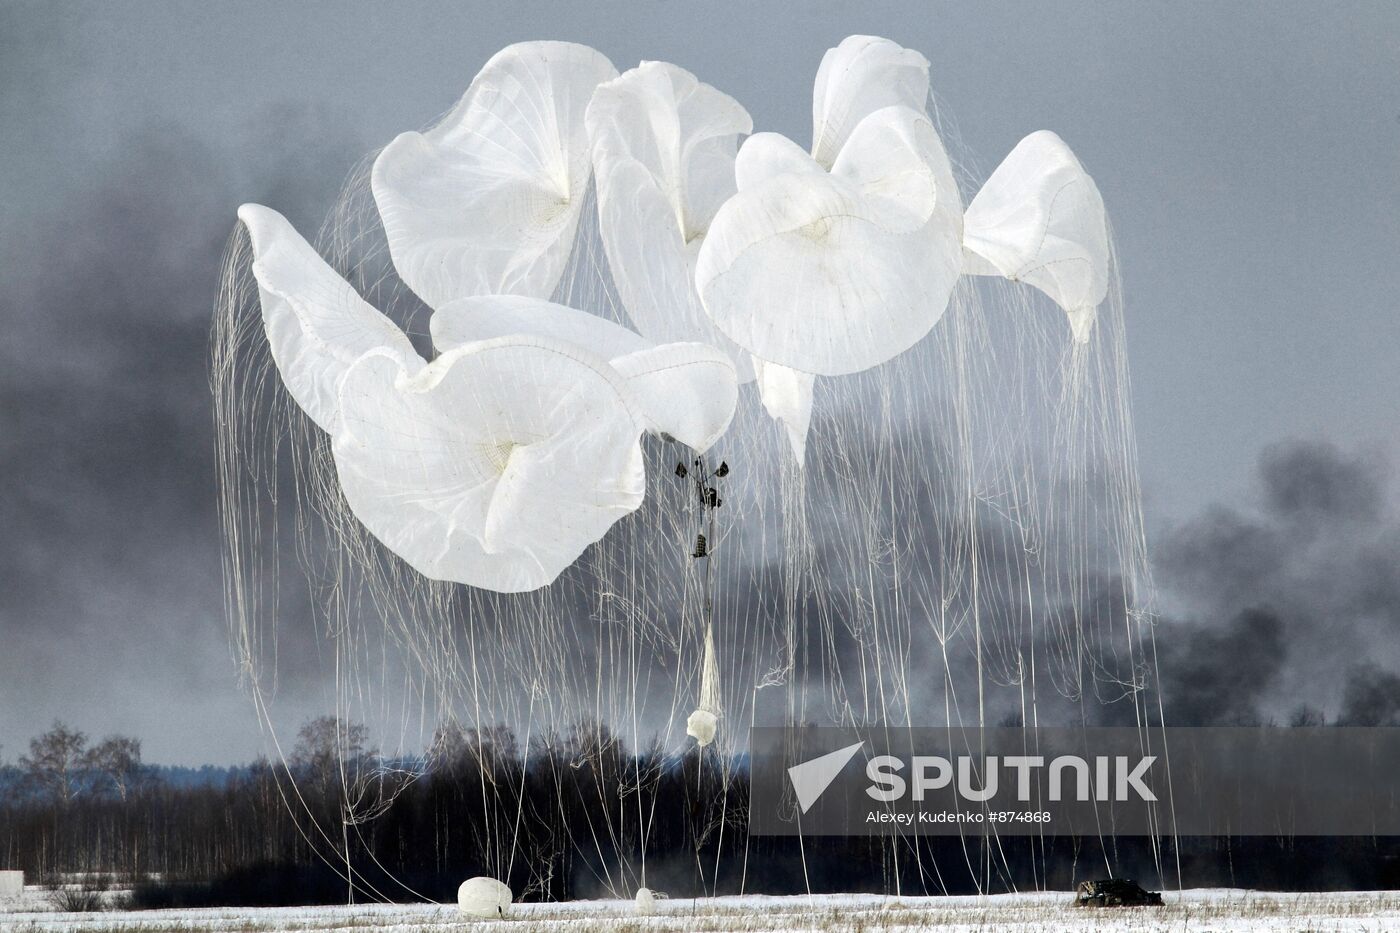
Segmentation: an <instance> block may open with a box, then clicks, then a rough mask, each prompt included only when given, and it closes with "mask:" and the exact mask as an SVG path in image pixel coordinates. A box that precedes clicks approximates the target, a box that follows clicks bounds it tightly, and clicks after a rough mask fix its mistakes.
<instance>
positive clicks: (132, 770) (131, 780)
mask: <svg viewBox="0 0 1400 933" xmlns="http://www.w3.org/2000/svg"><path fill="white" fill-rule="evenodd" d="M82 764H83V767H84V768H85V769H86V770H87V771H88V772H89V773H90V774H91V775H92V776H93V777H94V778H97V779H98V780H100V781H101V784H102V786H103V787H104V789H105V788H110V789H111V790H114V791H116V794H117V796H118V797H119V798H121V799H122V800H125V799H126V798H127V795H128V794H129V793H131V791H132V790H133V789H134V788H136V787H137V786H139V785H140V784H141V783H142V782H143V781H145V780H147V777H148V771H147V769H146V767H145V766H144V765H143V764H142V763H141V740H140V739H133V738H131V737H130V736H125V735H109V736H107V737H106V738H105V739H103V740H102V741H101V742H100V743H98V744H97V745H95V746H93V747H92V748H91V749H89V750H88V751H87V753H86V754H85V755H84V756H83V760H82Z"/></svg>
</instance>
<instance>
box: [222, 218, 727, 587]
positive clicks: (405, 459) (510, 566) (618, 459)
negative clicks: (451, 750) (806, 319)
mask: <svg viewBox="0 0 1400 933" xmlns="http://www.w3.org/2000/svg"><path fill="white" fill-rule="evenodd" d="M239 217H240V219H242V221H243V223H244V224H245V226H246V227H247V228H248V231H249V239H250V241H251V243H252V247H253V274H254V277H255V278H256V280H257V282H258V289H259V297H260V299H261V303H262V314H263V324H264V329H265V331H266V333H267V337H268V344H269V349H270V350H271V353H272V357H273V360H274V362H275V363H276V365H277V369H278V372H279V373H280V374H281V376H282V381H283V383H284V384H285V385H286V386H287V389H288V392H289V394H290V395H291V396H292V398H293V400H294V401H296V402H297V404H298V405H299V406H301V407H302V409H303V410H305V411H306V413H307V414H308V415H309V416H310V417H311V418H312V420H313V421H315V422H316V424H317V425H318V426H319V427H321V428H322V429H323V430H325V431H327V432H328V433H330V434H331V437H332V451H333V454H334V459H335V466H336V474H337V477H338V478H339V481H340V486H341V489H342V490H343V491H344V493H345V498H346V501H347V503H348V504H349V506H350V509H351V511H352V512H353V513H354V514H355V516H356V518H358V519H359V520H360V522H361V523H362V524H363V525H364V526H365V527H366V528H367V529H368V530H369V531H370V533H371V534H373V535H374V536H375V537H376V538H378V539H379V540H380V541H381V542H383V543H384V545H385V546H386V547H388V548H389V549H390V550H391V551H393V552H394V553H395V554H397V555H398V556H399V557H401V558H403V559H404V560H405V561H406V562H407V563H408V564H409V565H410V566H412V567H413V568H414V569H415V570H417V571H419V572H420V573H422V574H423V575H424V576H427V577H429V578H431V579H434V580H448V581H452V582H457V583H466V584H470V585H472V586H478V587H484V588H486V589H491V590H497V591H501V592H520V591H524V590H532V589H537V588H539V587H541V586H544V585H546V584H548V583H550V582H552V581H553V580H554V579H555V578H556V577H557V576H558V575H559V574H560V573H561V572H562V571H563V570H564V568H566V567H567V566H569V564H571V563H573V561H574V560H576V559H577V558H578V556H579V555H580V554H581V553H582V552H583V550H584V549H585V548H586V547H587V546H588V545H589V544H591V543H593V542H594V541H597V540H598V539H599V538H601V537H602V536H603V535H604V534H605V533H606V532H607V530H608V529H609V528H610V527H611V526H612V524H613V523H614V522H616V521H617V520H618V519H619V518H621V517H622V516H623V515H626V514H627V513H629V512H631V511H634V510H635V509H636V508H637V507H638V506H639V505H640V504H641V502H642V497H643V494H644V491H645V477H644V476H643V471H642V454H641V448H640V444H639V442H638V441H639V436H640V434H641V432H642V431H643V430H644V429H646V427H647V426H648V425H649V424H650V420H649V418H648V415H647V412H648V411H649V412H653V413H656V417H658V418H661V419H663V420H664V421H665V423H666V426H667V427H669V428H670V429H672V430H675V431H678V432H680V433H681V434H684V435H686V436H687V437H688V438H690V439H692V440H695V441H697V442H699V441H708V440H711V439H712V438H713V437H715V436H718V434H719V433H721V432H722V431H723V430H724V428H725V427H727V425H728V423H729V418H730V417H731V416H732V414H733V407H734V396H735V393H736V391H737V388H736V386H735V384H734V379H733V370H732V366H731V365H730V363H729V361H728V358H727V357H725V356H724V355H723V354H720V353H719V352H718V351H714V350H711V349H709V348H706V347H698V348H697V347H694V346H691V345H669V346H665V347H652V346H650V345H649V344H647V343H646V341H643V340H641V338H639V337H636V335H635V334H630V332H628V331H627V330H626V329H625V328H621V327H617V326H616V325H608V324H607V322H604V321H602V320H601V319H599V318H595V317H592V316H591V315H584V314H582V313H581V312H569V309H560V310H561V311H564V312H568V313H569V314H571V315H577V317H578V318H585V319H587V320H589V321H592V322H597V324H596V325H595V326H594V327H593V328H591V329H589V330H588V331H587V332H586V333H585V332H580V334H575V335H571V334H569V333H568V329H567V328H563V327H545V328H532V327H528V326H525V325H524V324H518V325H517V326H508V327H506V328H504V330H505V332H506V333H511V334H515V335H516V336H505V335H502V334H496V333H489V332H484V331H485V328H481V329H480V330H482V331H483V332H482V333H478V334H477V335H475V336H474V337H473V338H472V340H471V341H470V342H463V343H462V344H461V345H460V346H458V345H455V344H454V348H453V349H452V350H450V351H449V352H447V353H443V354H442V355H441V356H439V357H438V358H437V359H436V360H434V361H433V362H432V363H424V361H423V360H422V358H421V357H419V356H418V355H417V353H416V352H414V350H413V347H412V345H411V344H410V343H409V341H408V338H407V337H406V336H405V335H404V333H403V332H402V331H401V330H399V329H398V328H397V327H396V326H395V325H394V324H393V323H392V322H391V321H389V320H388V318H386V317H384V315H382V314H380V313H379V312H378V311H376V310H375V309H374V308H373V307H371V306H370V305H369V304H368V303H367V302H365V301H364V300H363V299H362V298H360V296H359V295H358V294H356V293H355V290H354V289H353V288H352V287H351V286H350V284H349V283H348V282H346V281H345V280H344V279H342V278H341V277H340V276H339V275H338V274H337V273H336V272H335V271H334V270H333V269H331V268H330V266H329V265H327V264H326V263H325V261H324V260H322V259H321V257H320V256H319V255H317V253H316V251H315V250H314V249H313V248H312V247H311V246H310V244H308V243H307V242H306V241H305V240H304V239H303V238H302V237H301V236H300V235H299V234H298V233H297V232H296V230H294V229H293V228H292V226H291V225H290V224H289V223H288V222H287V221H286V219H285V218H283V217H282V216H281V215H280V214H278V213H277V212H276V211H273V210H270V209H268V208H265V207H261V206H259V205H256V204H248V205H244V206H243V207H242V208H241V209H240V210H239ZM497 300H498V301H505V302H509V301H510V300H511V299H509V298H506V299H497ZM521 300H524V299H521ZM539 304H547V303H544V302H539ZM550 307H557V306H550ZM502 317H503V318H504V317H507V316H506V315H502ZM603 327H611V328H614V329H615V331H616V332H618V333H619V334H621V335H625V336H627V337H628V339H627V340H626V341H624V343H625V346H623V347H622V349H621V359H620V360H619V361H618V363H619V366H620V367H621V369H619V368H615V367H614V365H613V364H612V363H610V362H609V361H608V360H607V359H605V358H603V357H601V356H598V355H596V354H594V353H593V352H590V351H589V350H588V349H587V347H586V346H583V345H580V344H578V343H571V342H568V341H567V340H561V339H557V338H554V337H549V336H545V335H546V334H548V333H551V332H556V331H557V332H562V333H564V334H565V336H566V337H568V336H578V337H580V338H582V337H587V336H589V335H590V334H592V333H594V332H598V331H599V330H600V329H602V328H603ZM486 337H492V338H495V339H483V338H486ZM584 342H585V343H587V341H586V340H585V341H584ZM706 353H708V354H709V355H708V356H706ZM624 370H625V371H626V373H627V375H625V376H624V375H623V371H624ZM726 376H727V379H726V378H725V377H726ZM633 384H635V385H636V388H635V389H634V388H633ZM726 388H727V389H728V394H727V395H726V393H725V390H726ZM639 391H645V392H647V393H648V407H647V409H646V410H644V409H643V407H642V405H641V404H640V403H639V401H638V395H637V393H638V392H639ZM695 395H700V396H703V398H702V399H701V400H700V401H702V402H706V403H708V404H709V407H704V405H703V404H700V402H696V404H691V402H692V396H695ZM726 405H727V408H726V407H725V406H726ZM666 419H672V420H673V421H674V423H672V420H666Z"/></svg>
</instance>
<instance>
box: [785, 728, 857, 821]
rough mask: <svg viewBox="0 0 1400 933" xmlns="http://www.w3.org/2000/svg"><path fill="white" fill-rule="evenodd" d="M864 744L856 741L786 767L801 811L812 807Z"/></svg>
mask: <svg viewBox="0 0 1400 933" xmlns="http://www.w3.org/2000/svg"><path fill="white" fill-rule="evenodd" d="M864 744H865V743H864V742H857V743H856V744H854V745H847V746H846V747H845V748H840V749H837V750H836V751H834V752H831V753H829V754H826V755H822V756H821V757H820V758H813V759H812V760H811V761H804V762H802V764H800V765H793V766H792V767H791V768H788V780H789V781H792V789H793V791H795V792H796V793H797V805H798V806H799V807H801V808H802V812H803V813H806V812H807V811H808V810H810V809H812V804H814V803H816V802H817V798H818V797H820V796H821V795H822V794H823V793H825V792H826V789H827V788H828V787H830V786H831V782H832V781H834V780H836V776H837V775H838V774H840V773H841V769H842V768H844V767H846V762H848V761H850V760H851V759H852V758H854V757H855V754H856V752H858V751H860V747H861V746H862V745H864Z"/></svg>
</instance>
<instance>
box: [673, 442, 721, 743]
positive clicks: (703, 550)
mask: <svg viewBox="0 0 1400 933" xmlns="http://www.w3.org/2000/svg"><path fill="white" fill-rule="evenodd" d="M728 475H729V463H728V462H727V461H723V460H721V461H720V463H719V465H718V466H717V467H715V468H714V469H713V470H712V469H711V468H710V466H709V465H708V464H707V463H706V462H705V459H704V457H696V458H695V459H694V460H693V461H692V462H691V466H689V467H687V466H686V465H685V464H684V463H678V464H676V476H677V477H679V478H680V479H681V480H683V481H687V482H689V483H691V484H692V485H693V486H694V489H695V495H696V498H697V499H698V500H699V502H700V530H699V532H697V533H696V535H695V545H694V548H693V549H692V550H691V552H690V556H691V558H692V559H693V560H697V561H699V560H703V561H704V562H705V575H704V584H703V593H704V602H703V604H702V605H703V608H702V614H703V619H704V627H705V635H704V648H703V652H704V653H703V658H702V660H701V664H700V697H699V702H698V703H697V705H696V708H695V711H694V712H693V713H691V714H690V718H689V719H687V720H686V734H688V735H690V736H692V737H693V738H694V739H695V740H696V742H697V743H698V744H699V746H700V747H701V748H704V747H705V746H706V745H709V744H710V743H711V742H713V741H714V739H715V733H716V731H717V729H718V726H719V717H720V715H721V701H720V678H719V661H718V658H717V656H716V652H715V625H714V622H715V601H714V568H713V566H712V564H711V561H710V555H711V554H712V553H713V552H714V548H715V545H716V544H717V543H718V538H717V537H716V515H715V513H716V512H718V511H719V508H720V506H722V505H723V504H724V500H723V499H722V498H720V494H719V485H718V482H717V481H718V480H720V479H723V478H724V477H725V476H728Z"/></svg>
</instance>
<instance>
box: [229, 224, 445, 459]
mask: <svg viewBox="0 0 1400 933" xmlns="http://www.w3.org/2000/svg"><path fill="white" fill-rule="evenodd" d="M238 219H239V220H241V221H242V222H243V225H244V226H245V227H246V228H247V230H248V237H249V239H250V240H251V241H252V246H253V277H254V278H255V279H256V280H257V283H258V295H259V298H260V299H261V302H262V318H263V328H264V329H265V330H266V332H267V343H268V348H269V349H270V350H271V351H272V359H273V362H275V363H276V364H277V369H278V372H280V373H281V374H282V381H283V383H284V384H285V385H286V386H287V391H288V393H290V394H291V396H292V398H293V400H295V401H296V403H297V404H298V405H300V406H301V408H302V410H303V411H305V412H306V413H307V414H308V415H309V416H311V420H312V421H314V422H316V424H317V426H318V427H320V428H321V430H323V431H328V432H329V431H334V430H335V427H336V424H337V422H338V418H339V416H338V413H337V409H338V401H337V391H338V388H339V385H340V380H341V378H343V377H344V375H345V372H346V370H348V369H349V368H350V366H351V364H353V363H354V362H355V360H357V359H359V358H360V357H361V356H363V355H364V354H365V353H367V352H369V351H370V350H376V349H384V350H388V351H390V352H391V353H392V354H393V355H394V356H395V357H396V358H397V359H398V360H399V361H400V362H401V363H402V364H403V366H404V368H405V369H406V370H407V371H409V372H414V371H416V370H417V369H419V368H421V367H422V366H423V359H422V358H421V357H420V356H419V355H418V353H417V351H415V350H414V349H413V344H411V343H410V342H409V340H408V337H407V336H405V334H404V332H403V331H401V330H399V328H398V326H397V325H395V324H394V322H393V321H391V320H389V319H388V318H387V317H385V316H384V315H383V314H380V313H379V311H377V310H376V309H375V308H373V307H371V306H370V304H369V303H368V302H367V301H365V300H364V299H363V298H361V297H360V296H359V295H358V294H357V293H356V292H355V289H353V288H351V287H350V283H349V282H347V281H345V280H344V279H343V278H341V277H340V275H339V273H337V272H336V271H335V270H334V269H332V268H331V267H330V266H329V265H327V264H326V262H325V260H323V259H322V258H321V257H320V256H319V255H318V254H317V253H316V250H314V249H312V247H311V244H310V243H307V242H306V240H305V239H303V238H302V236H301V234H299V233H297V232H296V230H295V229H293V227H292V225H291V224H290V223H288V222H287V218H285V217H283V216H282V215H281V214H279V213H277V212H276V211H274V210H272V209H271V208H267V207H263V206H262V205H260V204H244V205H243V206H242V207H240V208H239V209H238Z"/></svg>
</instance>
